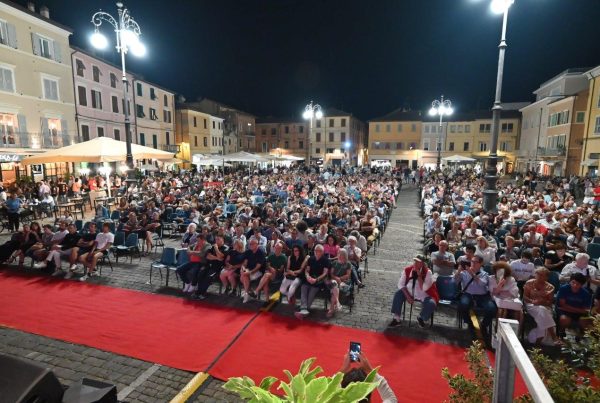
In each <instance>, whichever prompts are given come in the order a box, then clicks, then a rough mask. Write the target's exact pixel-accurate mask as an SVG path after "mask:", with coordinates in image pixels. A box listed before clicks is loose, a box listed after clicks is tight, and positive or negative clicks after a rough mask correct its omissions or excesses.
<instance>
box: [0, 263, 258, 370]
mask: <svg viewBox="0 0 600 403" xmlns="http://www.w3.org/2000/svg"><path fill="white" fill-rule="evenodd" d="M252 316H254V312H246V311H238V310H233V309H230V308H220V307H218V306H213V305H208V304H199V303H192V302H187V301H185V300H183V299H181V298H173V297H166V296H160V295H149V294H148V293H143V292H137V291H129V290H123V289H119V288H112V287H106V286H99V285H93V284H86V283H80V282H76V281H65V280H59V279H50V278H47V277H28V276H24V275H19V274H17V273H10V272H6V271H4V272H1V273H0V325H2V326H6V327H12V328H16V329H19V330H23V331H25V332H29V333H35V334H39V335H42V336H47V337H51V338H54V339H60V340H65V341H68V342H72V343H76V344H83V345H87V346H90V347H94V348H98V349H101V350H106V351H111V352H114V353H118V354H122V355H127V356H130V357H134V358H139V359H141V360H145V361H149V362H154V363H158V364H162V365H166V366H170V367H174V368H180V369H185V370H189V371H196V372H198V371H204V370H206V368H207V367H208V365H209V364H210V363H211V362H212V361H213V360H214V359H215V358H216V357H217V355H218V354H219V353H220V352H221V351H223V350H224V349H225V348H226V347H227V345H228V344H229V343H230V342H231V340H232V339H233V338H234V337H235V335H236V334H237V333H238V332H239V331H240V329H241V328H242V327H243V326H244V325H245V324H246V323H247V322H248V321H249V320H250V318H251V317H252ZM216 330H218V331H216Z"/></svg>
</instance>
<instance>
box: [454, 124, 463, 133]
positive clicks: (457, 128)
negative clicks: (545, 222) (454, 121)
mask: <svg viewBox="0 0 600 403" xmlns="http://www.w3.org/2000/svg"><path fill="white" fill-rule="evenodd" d="M463 129H464V126H463V125H457V126H456V131H457V132H458V133H462V132H463Z"/></svg>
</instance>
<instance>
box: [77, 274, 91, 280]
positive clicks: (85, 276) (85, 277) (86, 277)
mask: <svg viewBox="0 0 600 403" xmlns="http://www.w3.org/2000/svg"><path fill="white" fill-rule="evenodd" d="M88 277H89V276H88V275H87V274H84V275H83V277H79V281H85V280H87V279H88Z"/></svg>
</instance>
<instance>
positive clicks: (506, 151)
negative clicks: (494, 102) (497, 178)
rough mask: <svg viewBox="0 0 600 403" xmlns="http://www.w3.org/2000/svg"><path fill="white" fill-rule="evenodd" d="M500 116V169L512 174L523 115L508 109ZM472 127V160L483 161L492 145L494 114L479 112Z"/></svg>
mask: <svg viewBox="0 0 600 403" xmlns="http://www.w3.org/2000/svg"><path fill="white" fill-rule="evenodd" d="M521 106H522V105H521ZM500 116H501V117H500V133H499V137H498V156H499V157H500V160H499V161H498V169H503V170H504V171H505V172H506V173H511V172H513V170H514V167H515V159H516V153H515V150H516V149H517V145H518V144H519V142H518V141H519V134H520V133H521V113H520V112H519V111H518V109H517V110H514V109H507V110H502V112H501V115H500ZM471 126H472V129H471V133H472V134H473V140H472V144H473V147H472V148H473V151H472V155H471V158H475V159H478V160H481V161H483V160H485V159H486V158H487V157H488V156H489V154H490V147H491V145H492V112H491V111H483V112H477V113H476V115H475V119H474V120H473V121H472V122H471ZM450 137H451V136H449V138H450Z"/></svg>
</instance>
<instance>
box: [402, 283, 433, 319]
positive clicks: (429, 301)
mask: <svg viewBox="0 0 600 403" xmlns="http://www.w3.org/2000/svg"><path fill="white" fill-rule="evenodd" d="M405 301H406V295H404V292H403V291H402V290H398V291H396V294H394V301H393V302H392V313H393V314H394V315H397V316H400V315H402V306H403V305H404V302H405ZM421 304H422V307H421V313H420V314H419V317H420V318H421V319H423V321H425V322H427V321H428V320H429V319H430V318H431V315H433V311H435V306H436V305H435V301H434V300H433V298H431V297H427V298H425V300H423V301H422V302H421Z"/></svg>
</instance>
